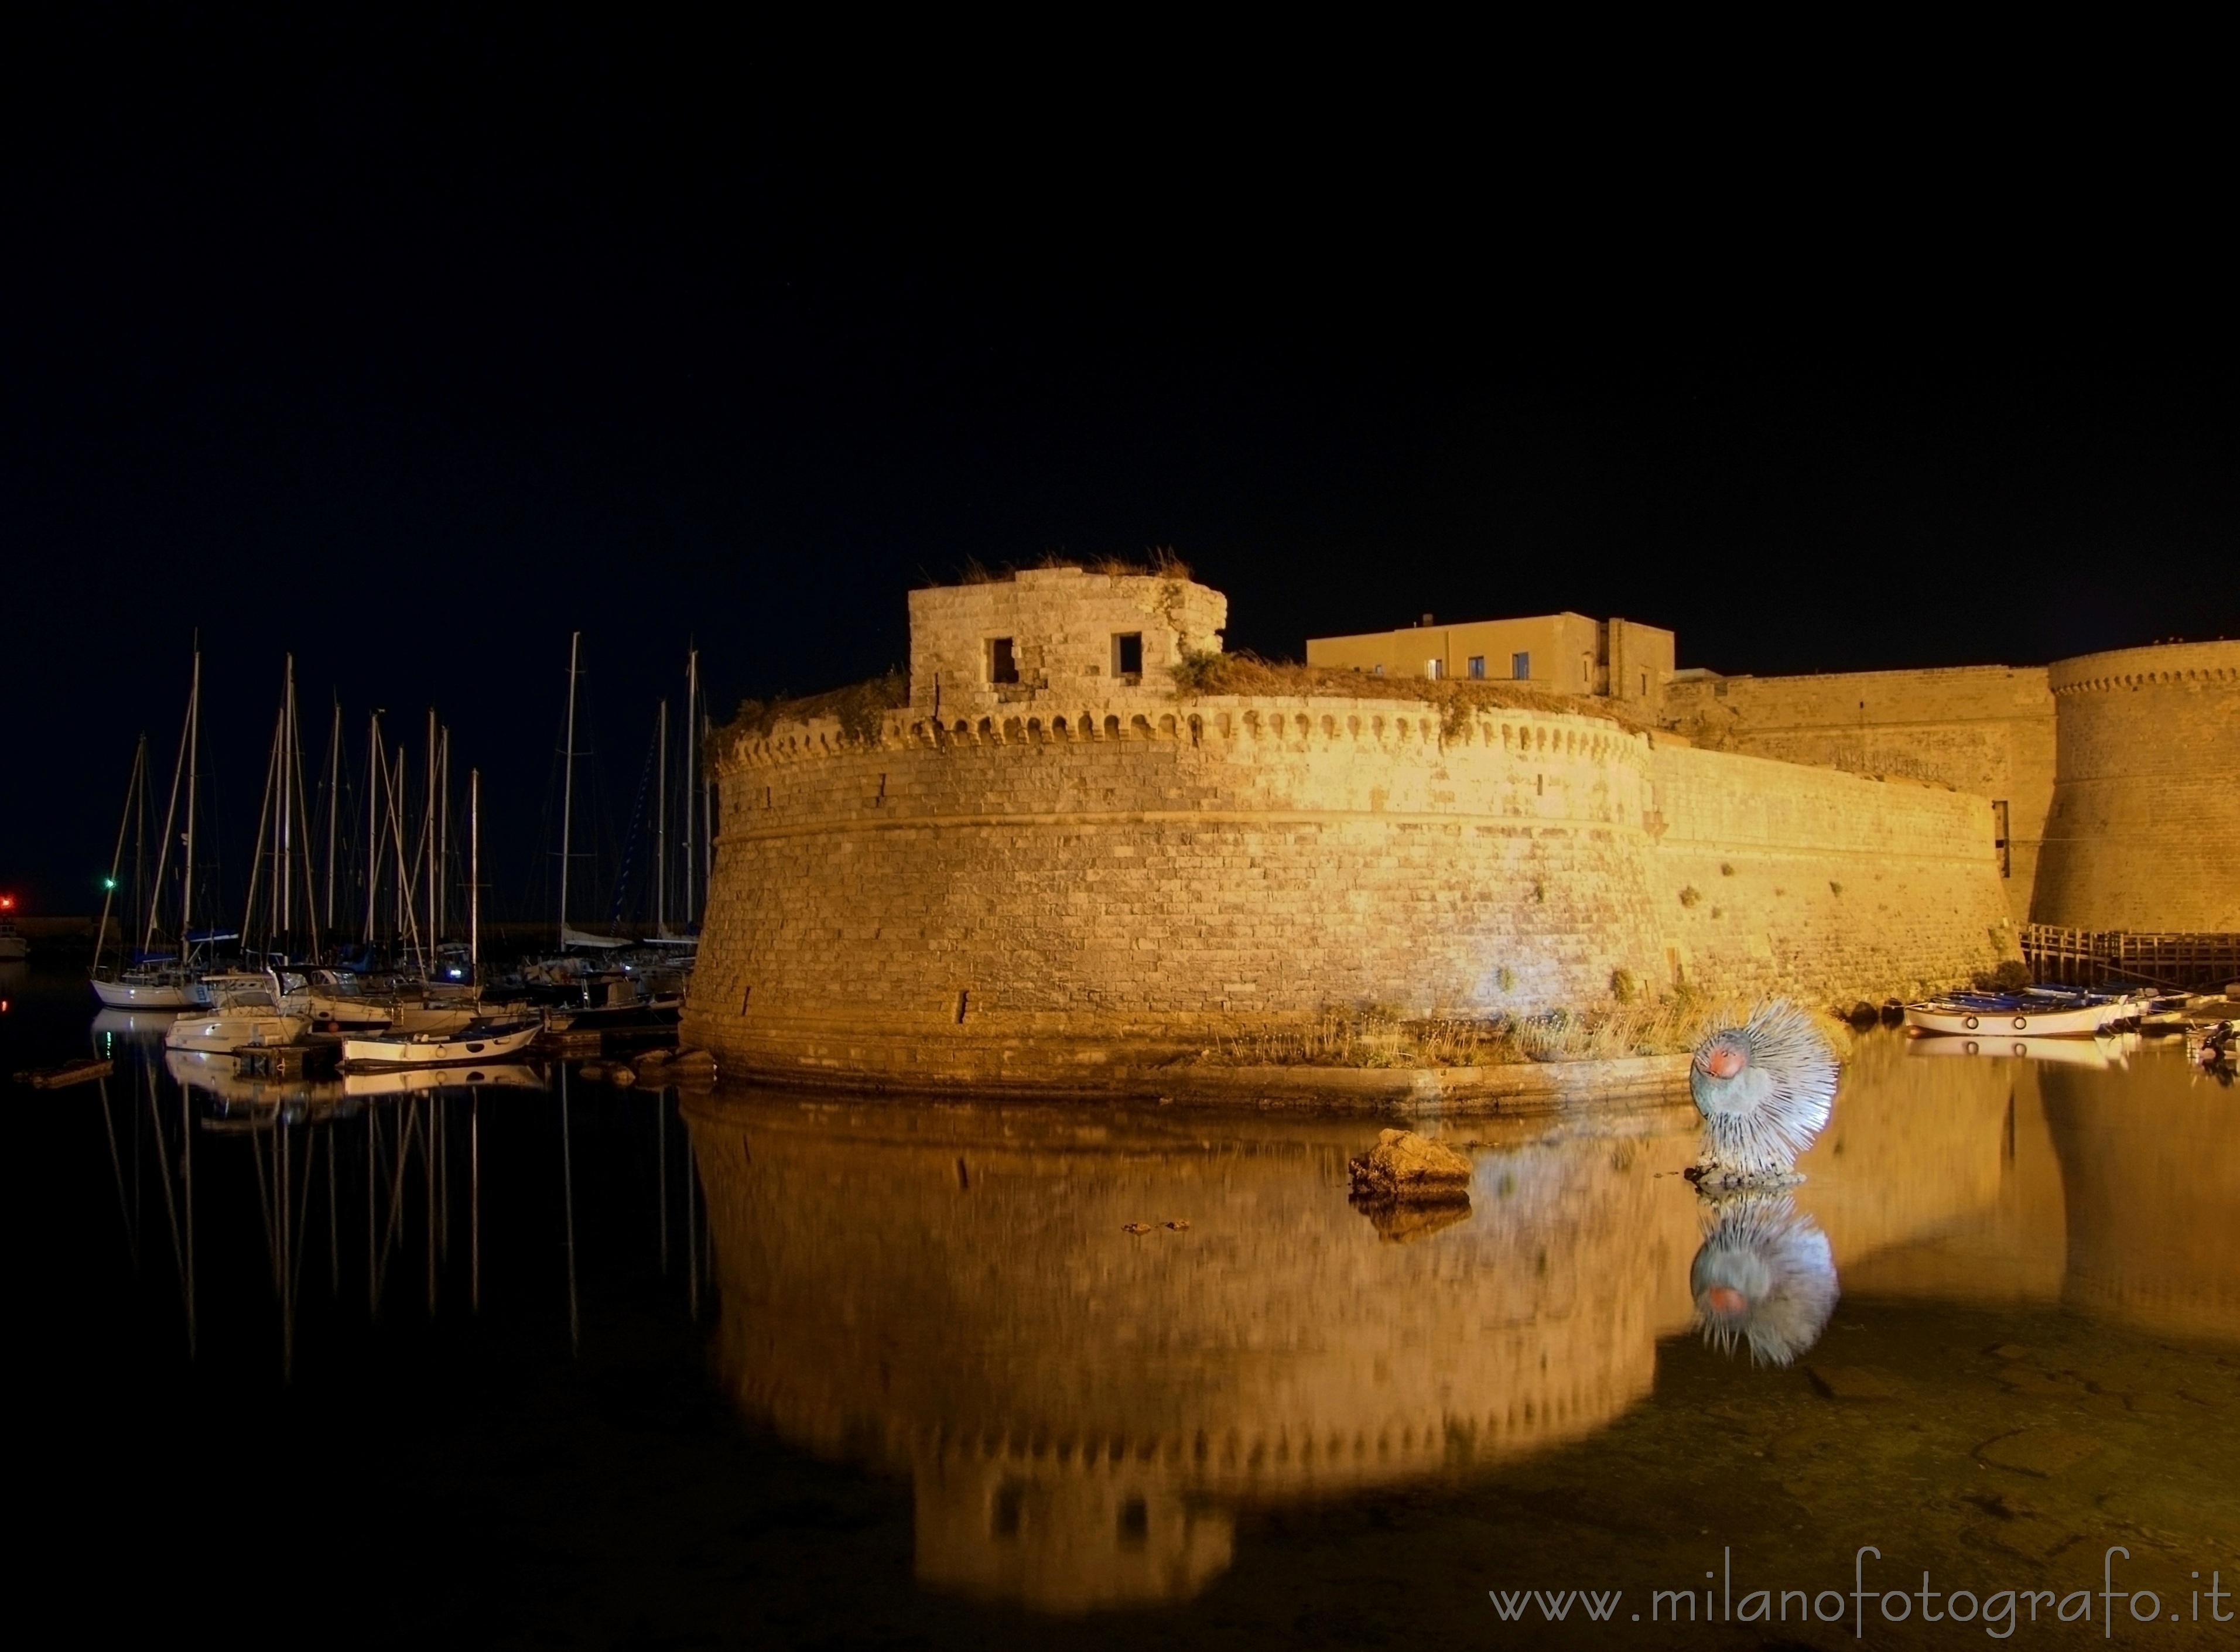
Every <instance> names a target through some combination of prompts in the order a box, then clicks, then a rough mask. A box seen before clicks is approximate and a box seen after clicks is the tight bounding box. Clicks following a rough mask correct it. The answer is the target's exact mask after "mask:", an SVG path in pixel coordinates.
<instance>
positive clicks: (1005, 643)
mask: <svg viewBox="0 0 2240 1652" xmlns="http://www.w3.org/2000/svg"><path fill="white" fill-rule="evenodd" d="M1018 680H1019V656H1018V655H1017V653H1015V652H1014V651H1013V650H1012V648H1011V639H1010V637H1008V636H991V637H990V638H989V639H988V681H990V683H1017V681H1018Z"/></svg>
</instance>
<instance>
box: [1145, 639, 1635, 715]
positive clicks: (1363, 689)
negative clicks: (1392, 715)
mask: <svg viewBox="0 0 2240 1652" xmlns="http://www.w3.org/2000/svg"><path fill="white" fill-rule="evenodd" d="M1175 689H1176V692H1177V695H1178V696H1180V697H1182V698H1183V699H1192V698H1198V697H1202V696H1210V695H1235V696H1252V695H1276V696H1285V697H1290V698H1304V697H1309V696H1322V697H1323V698H1342V699H1348V700H1414V701H1417V702H1420V703H1423V704H1425V705H1431V706H1437V708H1438V709H1439V720H1440V724H1441V726H1442V727H1443V728H1444V729H1446V731H1447V733H1448V734H1449V735H1450V736H1451V735H1453V734H1455V733H1457V732H1458V731H1459V730H1460V729H1461V728H1462V726H1463V720H1464V719H1466V718H1467V717H1468V716H1470V713H1471V712H1473V711H1476V710H1479V709H1486V710H1502V709H1508V710H1516V711H1551V712H1557V713H1560V714H1562V715H1563V716H1574V717H1599V718H1601V719H1602V720H1603V722H1605V723H1616V724H1617V725H1618V727H1620V728H1622V729H1630V730H1632V731H1634V732H1636V733H1639V732H1642V731H1643V730H1646V729H1649V728H1650V724H1648V723H1643V722H1640V721H1639V720H1638V719H1637V718H1633V717H1630V716H1626V715H1625V714H1624V713H1623V712H1622V711H1620V710H1618V709H1617V708H1616V707H1615V706H1613V705H1612V704H1611V703H1610V702H1609V701H1607V700H1604V699H1601V698H1599V697H1597V696H1591V695H1573V694H1551V693H1550V692H1549V691H1548V690H1547V689H1536V688H1533V687H1531V686H1530V685H1529V684H1526V683H1515V682H1509V681H1504V680H1503V679H1501V678H1498V677H1493V678H1482V677H1436V678H1435V677H1422V676H1372V675H1371V674H1370V673H1369V672H1366V671H1352V670H1340V669H1337V667H1335V666H1327V665H1297V664H1294V663H1291V662H1290V661H1288V660H1263V659H1262V658H1260V656H1257V654H1254V653H1252V652H1250V650H1249V649H1239V650H1238V651H1237V652H1236V653H1233V654H1194V655H1192V656H1190V657H1189V658H1188V659H1186V660H1184V661H1183V663H1181V664H1180V665H1178V666H1177V667H1175Z"/></svg>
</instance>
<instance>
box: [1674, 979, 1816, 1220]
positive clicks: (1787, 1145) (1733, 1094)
mask: <svg viewBox="0 0 2240 1652" xmlns="http://www.w3.org/2000/svg"><path fill="white" fill-rule="evenodd" d="M1836 1079H1837V1061H1836V1052H1835V1050H1834V1049H1831V1048H1830V1045H1829V1042H1828V1039H1827V1036H1826V1035H1825V1034H1823V1032H1822V1031H1821V1030H1820V1029H1819V1028H1818V1027H1817V1026H1815V1025H1814V1024H1813V1022H1812V1018H1811V1017H1810V1016H1807V1015H1806V1014H1805V1013H1804V1012H1803V1010H1801V1009H1798V1008H1797V1006H1796V1005H1795V1004H1793V1003H1789V1002H1788V1001H1787V1000H1786V999H1780V998H1777V999H1773V1000H1771V1001H1770V1002H1769V1003H1763V1004H1761V1005H1759V1006H1758V1007H1757V1009H1755V1010H1754V1011H1752V1012H1751V1014H1750V1019H1749V1020H1747V1021H1745V1022H1744V1023H1743V1024H1742V1025H1741V1026H1739V1027H1725V1028H1722V1029H1719V1030H1718V1031H1717V1032H1715V1033H1713V1034H1712V1035H1711V1036H1710V1037H1708V1038H1706V1039H1705V1040H1703V1042H1702V1043H1701V1044H1699V1045H1697V1049H1696V1059H1695V1061H1694V1062H1692V1063H1691V1064H1690V1067H1689V1069H1688V1089H1689V1091H1690V1094H1691V1095H1693V1096H1694V1097H1695V1098H1696V1110H1697V1112H1699V1113H1701V1114H1702V1115H1703V1156H1702V1158H1701V1159H1700V1160H1699V1162H1697V1165H1696V1168H1695V1169H1692V1170H1690V1172H1689V1178H1690V1180H1691V1181H1693V1182H1696V1183H1697V1186H1699V1187H1701V1188H1703V1189H1705V1190H1706V1191H1717V1190H1718V1189H1723V1188H1737V1187H1750V1186H1757V1185H1763V1184H1772V1185H1779V1184H1782V1183H1784V1182H1793V1181H1795V1180H1797V1156H1798V1155H1799V1154H1801V1153H1803V1151H1804V1149H1806V1148H1808V1147H1810V1146H1811V1145H1812V1142H1813V1140H1814V1138H1816V1137H1817V1136H1818V1135H1819V1134H1820V1132H1821V1131H1822V1130H1823V1129H1825V1128H1826V1127H1827V1123H1828V1115H1829V1112H1830V1109H1832V1108H1833V1107H1834V1105H1835V1102H1836Z"/></svg>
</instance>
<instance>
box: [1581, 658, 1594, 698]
mask: <svg viewBox="0 0 2240 1652" xmlns="http://www.w3.org/2000/svg"><path fill="white" fill-rule="evenodd" d="M1579 686H1580V687H1582V688H1584V689H1590V690H1591V689H1593V688H1594V686H1595V656H1593V655H1591V654H1582V655H1581V656H1579Z"/></svg>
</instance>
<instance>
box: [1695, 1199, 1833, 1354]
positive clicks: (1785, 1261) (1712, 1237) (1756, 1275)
mask: <svg viewBox="0 0 2240 1652" xmlns="http://www.w3.org/2000/svg"><path fill="white" fill-rule="evenodd" d="M1711 1208H1712V1211H1713V1216H1712V1220H1711V1226H1710V1232H1708V1233H1707V1234H1706V1235H1705V1236H1704V1237H1703V1248H1702V1249H1699V1250H1698V1251H1697V1253H1696V1260H1695V1262H1693V1263H1691V1264H1690V1267H1689V1269H1688V1291H1689V1294H1690V1296H1693V1297H1694V1298H1695V1299H1696V1322H1697V1325H1698V1326H1700V1327H1701V1328H1702V1329H1703V1340H1704V1341H1705V1342H1709V1343H1710V1345H1711V1346H1712V1347H1714V1348H1716V1349H1718V1350H1719V1351H1720V1352H1721V1353H1731V1352H1732V1351H1733V1349H1734V1347H1735V1344H1736V1343H1737V1342H1747V1343H1749V1345H1750V1362H1751V1363H1752V1364H1753V1365H1756V1364H1770V1365H1786V1364H1788V1363H1789V1362H1790V1361H1791V1360H1793V1359H1795V1358H1796V1357H1797V1356H1798V1355H1799V1354H1802V1353H1803V1352H1804V1351H1805V1350H1806V1349H1809V1348H1810V1347H1811V1346H1812V1345H1813V1344H1814V1343H1815V1342H1818V1341H1819V1340H1820V1334H1821V1332H1823V1331H1824V1330H1826V1329H1828V1316H1830V1314H1832V1313H1834V1312H1835V1311H1836V1297H1837V1283H1836V1259H1835V1257H1834V1256H1833V1255H1832V1254H1831V1253H1830V1250H1829V1248H1828V1236H1826V1235H1825V1234H1823V1233H1822V1232H1821V1231H1820V1229H1818V1228H1817V1227H1815V1226H1814V1225H1813V1223H1812V1220H1811V1218H1810V1217H1809V1216H1800V1215H1799V1214H1798V1213H1797V1207H1796V1206H1795V1205H1793V1204H1792V1203H1790V1200H1789V1196H1787V1195H1786V1194H1767V1193H1745V1194H1741V1195H1737V1196H1734V1197H1732V1198H1726V1199H1721V1200H1719V1201H1717V1202H1716V1203H1714V1204H1713V1206H1712V1207H1711Z"/></svg>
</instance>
